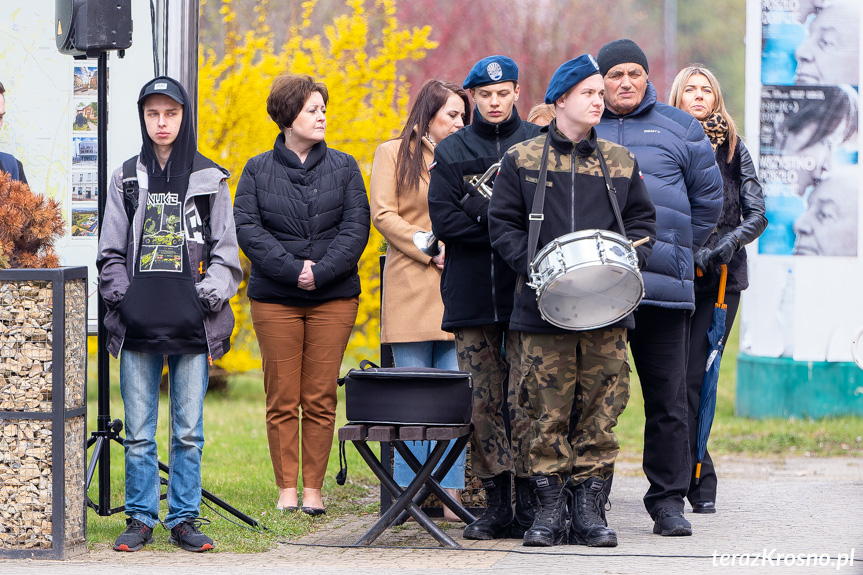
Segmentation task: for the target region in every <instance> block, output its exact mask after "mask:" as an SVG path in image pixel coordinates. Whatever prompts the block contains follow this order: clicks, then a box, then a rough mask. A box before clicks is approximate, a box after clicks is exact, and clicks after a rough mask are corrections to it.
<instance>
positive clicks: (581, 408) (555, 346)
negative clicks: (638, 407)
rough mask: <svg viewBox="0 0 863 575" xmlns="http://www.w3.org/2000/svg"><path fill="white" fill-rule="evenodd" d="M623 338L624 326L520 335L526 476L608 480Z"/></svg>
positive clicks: (625, 373) (624, 390)
mask: <svg viewBox="0 0 863 575" xmlns="http://www.w3.org/2000/svg"><path fill="white" fill-rule="evenodd" d="M626 337H627V333H626V329H625V328H601V329H594V330H590V331H583V332H574V333H567V334H539V333H524V332H519V334H518V345H519V350H520V353H519V355H520V362H519V363H520V369H521V370H522V372H523V380H522V386H521V389H520V394H519V398H518V400H519V403H520V404H521V405H522V406H523V409H524V410H525V413H526V414H527V417H528V418H529V419H530V432H529V437H528V442H529V445H530V447H529V465H530V474H531V475H552V474H560V475H571V476H572V477H573V479H587V478H589V477H599V478H601V479H608V478H609V477H611V474H612V473H613V472H614V460H615V459H616V458H617V454H618V452H619V451H620V444H619V443H618V441H617V436H616V435H615V434H614V426H615V425H617V418H618V416H620V414H621V413H623V410H624V408H625V407H626V404H627V402H628V401H629V354H628V353H627V349H626ZM573 409H574V410H575V412H576V413H577V415H578V419H577V423H576V424H575V429H574V430H571V429H570V416H571V414H572V411H573Z"/></svg>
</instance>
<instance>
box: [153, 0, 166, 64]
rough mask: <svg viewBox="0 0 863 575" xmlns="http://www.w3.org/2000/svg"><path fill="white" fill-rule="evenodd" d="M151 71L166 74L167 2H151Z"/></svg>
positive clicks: (158, 0)
mask: <svg viewBox="0 0 863 575" xmlns="http://www.w3.org/2000/svg"><path fill="white" fill-rule="evenodd" d="M151 6H152V8H153V15H152V16H153V56H154V61H153V71H154V75H155V76H165V75H167V74H168V68H167V65H168V0H153V4H152V5H151Z"/></svg>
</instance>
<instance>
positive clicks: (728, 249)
mask: <svg viewBox="0 0 863 575" xmlns="http://www.w3.org/2000/svg"><path fill="white" fill-rule="evenodd" d="M669 103H670V104H671V105H672V106H676V107H678V108H680V109H681V110H683V111H685V112H689V113H690V114H692V115H693V116H694V117H695V118H696V119H697V120H698V121H700V122H701V125H702V126H703V127H704V132H705V134H707V137H708V138H709V139H710V143H711V144H712V145H713V151H714V153H715V154H716V163H717V165H718V166H719V170H720V172H721V173H722V183H723V203H722V214H721V215H720V217H719V222H718V223H717V225H716V229H715V230H714V231H713V233H712V234H711V236H710V238H709V239H708V240H707V243H706V244H705V245H704V246H702V247H701V248H700V249H699V250H698V252H696V254H695V264H696V265H697V266H698V268H699V269H700V270H701V271H702V272H703V273H704V275H703V276H701V277H696V278H695V313H694V314H693V315H692V323H691V328H690V342H689V363H688V367H687V373H686V386H687V396H688V401H689V444H690V445H689V446H690V449H691V452H692V454H693V457H692V466H693V471H694V467H695V462H696V459H695V440H696V435H697V430H698V402H699V398H700V396H701V381H702V379H703V376H704V366H705V365H706V364H707V355H708V353H709V344H708V341H707V328H708V327H709V326H710V322H711V320H712V318H713V307H714V302H715V301H716V296H717V290H718V288H719V266H720V265H723V264H726V265H727V266H728V284H727V287H726V293H725V303H726V304H728V315H727V319H726V323H725V341H728V334H729V333H730V332H731V326H732V325H733V324H734V317H735V316H736V315H737V308H738V307H739V305H740V292H741V291H743V290H744V289H746V288H747V287H748V286H749V281H748V279H747V271H746V250H745V249H743V246H745V245H746V244H748V243H750V242H752V241H753V240H755V239H756V238H757V237H758V236H760V235H761V233H762V232H763V231H764V228H766V227H767V218H766V217H765V208H764V194H763V193H762V191H761V184H760V183H759V181H758V175H757V174H756V173H755V165H754V164H753V162H752V158H751V157H750V155H749V151H748V150H747V149H746V146H745V145H743V141H742V140H740V138H739V137H738V135H737V126H736V125H735V123H734V119H733V118H732V117H731V116H730V115H729V114H728V111H727V110H726V109H725V102H724V101H723V99H722V90H721V89H720V87H719V82H717V80H716V77H715V76H714V75H713V73H712V72H711V71H710V70H708V69H707V68H705V67H704V66H702V65H700V64H693V65H690V66H687V67H686V68H684V69H683V70H681V71H680V72H679V73H678V74H677V77H676V78H675V79H674V83H673V84H672V85H671V101H670V102H669ZM687 498H688V499H689V502H690V503H691V504H692V511H693V512H694V513H715V512H716V472H715V470H714V468H713V462H712V460H711V459H710V454H709V453H706V454H705V456H704V461H703V462H702V466H701V480H700V482H699V484H698V485H695V479H694V473H693V475H692V480H691V481H690V484H689V493H688V494H687Z"/></svg>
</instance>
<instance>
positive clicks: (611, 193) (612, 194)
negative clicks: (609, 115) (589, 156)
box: [596, 142, 626, 237]
mask: <svg viewBox="0 0 863 575" xmlns="http://www.w3.org/2000/svg"><path fill="white" fill-rule="evenodd" d="M596 155H597V156H599V167H600V168H602V177H603V178H605V187H606V188H607V189H608V201H610V202H611V209H612V210H614V217H615V219H616V220H617V225H618V226H620V235H622V236H623V237H626V228H624V227H623V218H622V217H620V206H618V205H617V190H615V189H614V185H613V184H612V183H611V175H610V174H609V173H608V165H607V164H606V163H605V156H603V155H602V152H600V151H599V142H597V143H596Z"/></svg>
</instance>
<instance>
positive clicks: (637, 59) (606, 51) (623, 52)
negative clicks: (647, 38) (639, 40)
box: [596, 38, 650, 76]
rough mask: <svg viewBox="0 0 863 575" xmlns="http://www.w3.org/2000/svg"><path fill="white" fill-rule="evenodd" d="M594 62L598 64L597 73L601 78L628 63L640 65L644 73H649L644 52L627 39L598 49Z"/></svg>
mask: <svg viewBox="0 0 863 575" xmlns="http://www.w3.org/2000/svg"><path fill="white" fill-rule="evenodd" d="M596 62H597V63H598V64H599V73H600V74H602V75H603V76H605V75H606V74H608V71H609V70H611V69H612V68H614V67H615V66H617V65H618V64H626V63H629V62H633V63H635V64H641V67H642V68H644V71H645V72H650V69H649V68H648V67H647V56H645V55H644V51H643V50H642V49H641V48H639V47H638V44H636V43H635V42H633V41H632V40H629V39H627V38H624V39H622V40H615V41H614V42H609V43H608V44H606V45H605V46H603V47H602V48H600V49H599V53H597V55H596Z"/></svg>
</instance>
